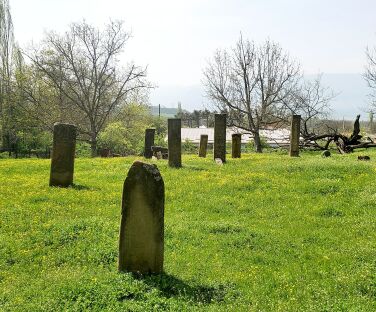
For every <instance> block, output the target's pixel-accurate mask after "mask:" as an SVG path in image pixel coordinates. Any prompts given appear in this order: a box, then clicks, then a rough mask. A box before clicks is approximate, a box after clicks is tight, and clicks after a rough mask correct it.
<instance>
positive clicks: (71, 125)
mask: <svg viewBox="0 0 376 312" xmlns="http://www.w3.org/2000/svg"><path fill="white" fill-rule="evenodd" d="M56 126H65V127H75V128H76V126H75V125H73V124H70V123H65V122H55V123H54V127H56Z"/></svg>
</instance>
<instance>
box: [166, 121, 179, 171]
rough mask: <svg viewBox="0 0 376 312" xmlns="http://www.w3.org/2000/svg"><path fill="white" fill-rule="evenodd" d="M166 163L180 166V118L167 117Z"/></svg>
mask: <svg viewBox="0 0 376 312" xmlns="http://www.w3.org/2000/svg"><path fill="white" fill-rule="evenodd" d="M168 165H169V166H170V167H175V168H179V167H181V119H178V118H172V119H168Z"/></svg>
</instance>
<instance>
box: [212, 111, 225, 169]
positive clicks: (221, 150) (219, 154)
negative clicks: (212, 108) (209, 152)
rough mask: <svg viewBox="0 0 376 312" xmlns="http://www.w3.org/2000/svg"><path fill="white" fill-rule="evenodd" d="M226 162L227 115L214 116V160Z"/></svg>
mask: <svg viewBox="0 0 376 312" xmlns="http://www.w3.org/2000/svg"><path fill="white" fill-rule="evenodd" d="M216 158H220V159H221V160H222V162H223V163H225V162H226V114H215V115H214V160H215V159H216Z"/></svg>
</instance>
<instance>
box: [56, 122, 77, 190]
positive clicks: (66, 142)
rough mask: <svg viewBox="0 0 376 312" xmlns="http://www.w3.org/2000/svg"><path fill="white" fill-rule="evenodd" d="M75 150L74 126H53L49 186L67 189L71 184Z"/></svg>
mask: <svg viewBox="0 0 376 312" xmlns="http://www.w3.org/2000/svg"><path fill="white" fill-rule="evenodd" d="M75 150H76V126H74V125H70V124H64V123H55V124H54V135H53V147H52V157H51V172H50V186H62V187H68V186H70V185H72V184H73V171H74V157H75Z"/></svg>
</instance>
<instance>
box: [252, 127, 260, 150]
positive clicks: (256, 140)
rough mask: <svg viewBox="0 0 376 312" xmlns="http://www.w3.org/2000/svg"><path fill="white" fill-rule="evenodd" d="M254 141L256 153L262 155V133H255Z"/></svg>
mask: <svg viewBox="0 0 376 312" xmlns="http://www.w3.org/2000/svg"><path fill="white" fill-rule="evenodd" d="M253 140H254V144H255V152H256V153H262V145H261V138H260V133H259V132H258V131H256V132H255V133H254V137H253Z"/></svg>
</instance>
